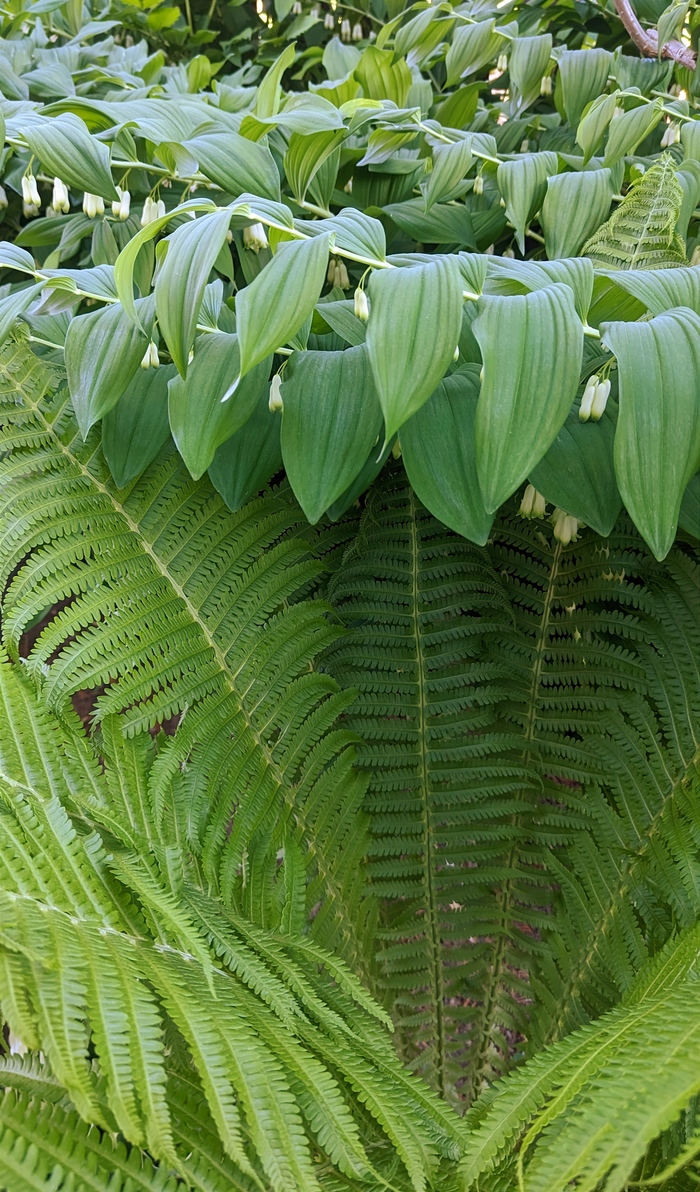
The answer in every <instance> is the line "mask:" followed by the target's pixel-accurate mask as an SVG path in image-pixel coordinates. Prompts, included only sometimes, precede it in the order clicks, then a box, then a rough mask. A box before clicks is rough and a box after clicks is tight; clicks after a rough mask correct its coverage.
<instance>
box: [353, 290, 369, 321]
mask: <svg viewBox="0 0 700 1192" xmlns="http://www.w3.org/2000/svg"><path fill="white" fill-rule="evenodd" d="M355 315H356V317H357V318H358V319H362V322H363V323H366V322H367V320H368V318H369V302H368V301H367V295H366V294H365V292H364V290H361V289H360V287H359V286H358V287H357V289H356V290H355Z"/></svg>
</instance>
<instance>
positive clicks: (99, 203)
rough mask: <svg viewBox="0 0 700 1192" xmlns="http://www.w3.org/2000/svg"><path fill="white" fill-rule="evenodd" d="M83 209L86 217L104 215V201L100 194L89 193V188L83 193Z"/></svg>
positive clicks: (93, 217) (91, 217)
mask: <svg viewBox="0 0 700 1192" xmlns="http://www.w3.org/2000/svg"><path fill="white" fill-rule="evenodd" d="M83 211H84V212H85V214H86V215H87V217H88V219H95V217H96V216H97V215H104V213H105V201H104V199H103V198H102V196H101V195H93V194H90V191H89V190H86V191H85V194H84V195H83Z"/></svg>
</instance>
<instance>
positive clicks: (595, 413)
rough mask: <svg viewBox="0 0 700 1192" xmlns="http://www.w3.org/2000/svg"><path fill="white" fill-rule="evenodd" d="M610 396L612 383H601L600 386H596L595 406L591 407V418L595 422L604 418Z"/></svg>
mask: <svg viewBox="0 0 700 1192" xmlns="http://www.w3.org/2000/svg"><path fill="white" fill-rule="evenodd" d="M609 394H610V381H601V382H600V385H596V390H595V393H594V394H593V404H592V406H591V418H592V419H593V421H594V422H598V421H599V420H600V419H601V418H602V417H603V414H604V413H605V407H606V405H607V404H608V396H609Z"/></svg>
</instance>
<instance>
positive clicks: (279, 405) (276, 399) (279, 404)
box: [267, 373, 284, 414]
mask: <svg viewBox="0 0 700 1192" xmlns="http://www.w3.org/2000/svg"><path fill="white" fill-rule="evenodd" d="M267 404H268V406H269V407H270V413H271V414H276V413H277V412H278V411H279V412H280V413H281V412H282V410H283V409H284V402H283V401H282V378H281V377H280V375H279V373H275V375H274V377H273V378H272V380H271V382H270V399H269V401H268V403H267Z"/></svg>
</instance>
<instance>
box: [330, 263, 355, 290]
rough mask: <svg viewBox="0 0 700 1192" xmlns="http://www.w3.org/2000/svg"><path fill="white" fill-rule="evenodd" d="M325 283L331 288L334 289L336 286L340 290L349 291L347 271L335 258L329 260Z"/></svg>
mask: <svg viewBox="0 0 700 1192" xmlns="http://www.w3.org/2000/svg"><path fill="white" fill-rule="evenodd" d="M326 281H327V282H328V284H329V285H331V286H333V288H334V289H335V287H336V286H340V288H341V290H349V289H350V278H349V277H348V271H347V269H346V268H345V264H344V262H343V261H340V260H338V258H337V257H331V259H330V263H329V265H328V274H327V276H326Z"/></svg>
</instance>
